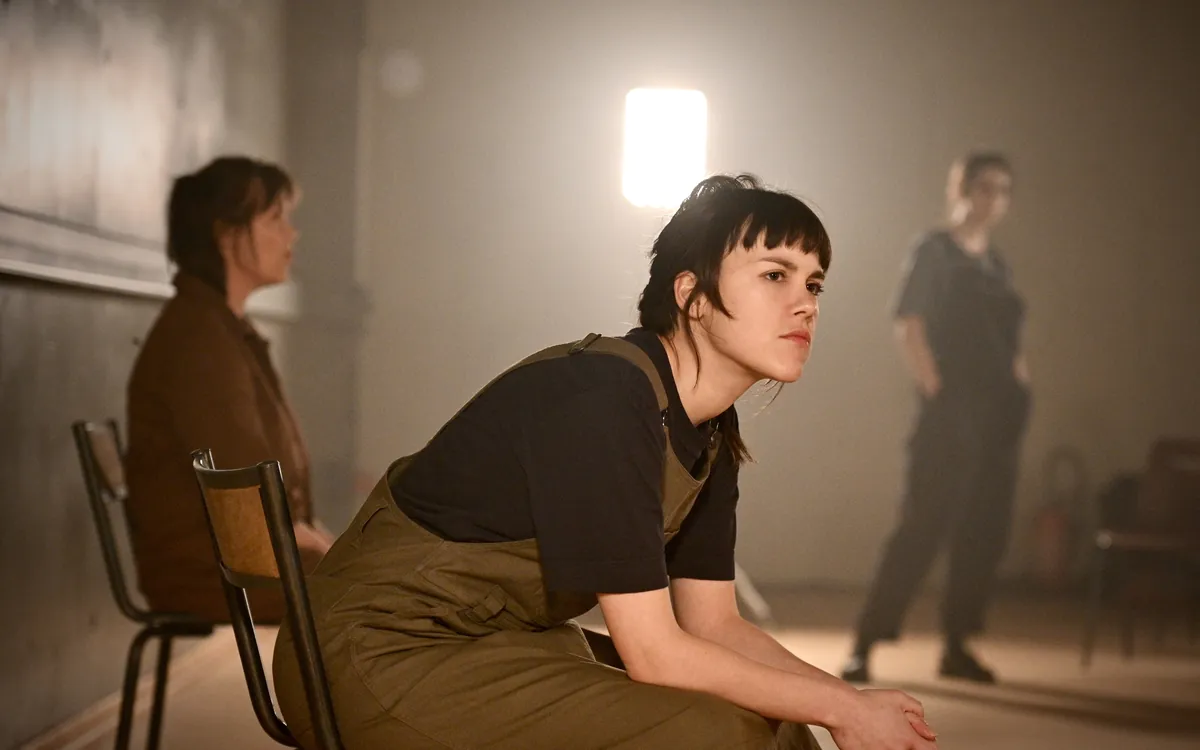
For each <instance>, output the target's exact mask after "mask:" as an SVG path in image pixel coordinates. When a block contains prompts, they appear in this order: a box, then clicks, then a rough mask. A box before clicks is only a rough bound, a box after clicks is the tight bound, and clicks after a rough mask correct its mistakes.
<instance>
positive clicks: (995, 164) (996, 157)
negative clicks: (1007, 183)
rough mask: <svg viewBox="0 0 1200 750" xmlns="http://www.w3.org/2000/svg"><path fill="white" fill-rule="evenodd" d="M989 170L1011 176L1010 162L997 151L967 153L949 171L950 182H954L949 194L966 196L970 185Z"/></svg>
mask: <svg viewBox="0 0 1200 750" xmlns="http://www.w3.org/2000/svg"><path fill="white" fill-rule="evenodd" d="M989 169H998V170H1000V171H1001V172H1004V173H1005V174H1007V175H1008V176H1009V177H1012V175H1013V167H1012V162H1011V161H1009V158H1008V157H1007V156H1006V155H1004V154H1002V153H1000V152H999V151H970V152H968V153H967V154H966V155H964V156H963V157H962V158H960V159H959V160H958V161H957V162H955V163H954V166H953V167H952V168H951V170H950V174H951V180H952V181H953V182H955V184H954V185H952V186H951V192H952V193H954V194H955V195H957V196H958V197H962V196H964V195H966V194H967V191H968V190H970V189H971V184H972V183H974V182H975V180H977V179H979V176H980V175H981V174H983V173H984V172H986V171H987V170H989Z"/></svg>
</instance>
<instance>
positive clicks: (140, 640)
mask: <svg viewBox="0 0 1200 750" xmlns="http://www.w3.org/2000/svg"><path fill="white" fill-rule="evenodd" d="M152 634H153V633H152V632H151V630H150V628H143V629H141V630H139V631H138V634H137V635H135V636H134V637H133V641H132V642H130V644H129V655H128V656H127V657H126V659H125V683H124V684H123V685H122V686H121V719H120V722H119V723H118V724H117V741H116V743H115V744H114V745H113V747H114V748H115V750H129V737H130V735H131V734H132V733H133V704H134V701H135V700H137V683H138V673H139V672H141V668H142V648H143V647H144V646H145V645H146V641H147V639H149V638H150V636H151V635H152Z"/></svg>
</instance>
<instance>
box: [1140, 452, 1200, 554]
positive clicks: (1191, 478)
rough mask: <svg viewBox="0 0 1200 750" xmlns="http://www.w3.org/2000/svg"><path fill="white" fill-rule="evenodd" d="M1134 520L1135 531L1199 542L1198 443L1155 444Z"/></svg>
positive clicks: (1199, 484)
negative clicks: (1158, 533)
mask: <svg viewBox="0 0 1200 750" xmlns="http://www.w3.org/2000/svg"><path fill="white" fill-rule="evenodd" d="M1134 516H1135V518H1134V523H1135V525H1136V527H1137V530H1138V531H1149V532H1161V533H1164V534H1169V535H1171V536H1175V537H1184V538H1188V539H1195V540H1197V541H1200V439H1197V438H1193V439H1186V438H1164V439H1160V440H1157V441H1155V443H1154V445H1153V446H1152V447H1151V449H1150V455H1149V457H1148V458H1147V461H1146V470H1145V472H1144V474H1143V476H1142V481H1141V484H1140V488H1139V492H1138V498H1137V503H1136V510H1135V513H1134Z"/></svg>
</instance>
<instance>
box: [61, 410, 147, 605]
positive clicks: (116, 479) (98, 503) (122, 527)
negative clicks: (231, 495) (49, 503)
mask: <svg viewBox="0 0 1200 750" xmlns="http://www.w3.org/2000/svg"><path fill="white" fill-rule="evenodd" d="M71 432H72V433H74V435H75V448H76V449H77V450H78V452H79V463H80V465H81V467H82V469H83V483H84V485H85V486H86V487H87V495H88V503H89V505H91V508H92V518H93V520H94V521H95V523H96V533H97V534H98V535H99V537H100V550H101V552H102V553H103V555H104V567H105V569H106V570H107V572H108V582H109V585H110V586H111V587H112V592H113V598H114V599H115V600H116V602H117V606H118V607H119V608H120V609H121V612H122V613H124V614H125V616H126V617H128V618H130V619H131V620H134V621H137V622H145V621H146V620H147V618H148V617H149V614H150V613H149V612H148V611H147V610H145V609H143V608H142V607H139V606H138V605H137V604H135V603H134V601H133V597H132V596H131V595H130V594H131V592H130V585H129V580H130V579H129V570H128V569H127V566H126V565H125V564H124V563H123V562H122V555H121V544H120V540H125V541H126V542H127V541H128V540H129V536H130V535H129V527H128V520H127V519H126V516H125V500H126V498H127V497H128V495H129V493H128V490H127V489H126V486H125V468H124V451H123V450H122V448H121V437H120V434H119V433H118V431H117V423H116V421H115V420H111V419H110V420H108V421H106V422H86V421H79V422H75V423H74V424H73V425H71Z"/></svg>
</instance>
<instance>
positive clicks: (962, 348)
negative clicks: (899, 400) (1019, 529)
mask: <svg viewBox="0 0 1200 750" xmlns="http://www.w3.org/2000/svg"><path fill="white" fill-rule="evenodd" d="M1012 182H1013V170H1012V166H1011V164H1010V163H1009V161H1008V159H1007V158H1006V157H1005V156H1003V155H1002V154H998V153H990V152H980V153H971V154H968V155H967V156H966V157H964V158H963V159H961V160H960V161H959V162H957V163H956V164H955V165H954V166H953V168H952V169H951V171H950V179H949V184H948V187H947V198H948V199H949V203H950V222H949V226H948V227H947V228H945V229H942V230H938V231H934V232H931V233H930V234H928V235H927V236H925V237H924V238H923V239H922V240H921V241H920V242H919V243H918V244H917V246H916V248H915V249H914V250H913V252H912V256H911V258H910V260H909V263H908V272H907V275H906V277H905V279H904V282H903V284H902V286H901V290H900V295H899V299H898V303H897V306H896V310H895V317H896V333H897V337H898V339H899V341H900V345H901V348H902V349H903V352H904V355H905V360H906V362H907V364H908V366H909V369H910V370H911V372H912V376H913V379H914V380H915V381H916V386H917V391H918V392H919V397H920V401H921V403H920V410H919V412H918V414H917V420H916V425H915V427H914V429H913V432H912V435H911V437H910V439H909V445H908V470H907V477H906V486H905V490H904V497H903V508H902V515H901V518H900V522H899V525H898V526H897V528H896V530H895V532H894V533H893V534H892V537H891V539H890V540H889V541H888V543H887V546H886V548H885V550H884V553H883V557H882V559H881V561H880V563H879V569H878V571H877V573H876V575H875V580H874V584H873V586H872V588H871V591H870V594H869V595H868V598H867V603H866V606H865V608H864V609H863V612H862V614H861V616H860V619H859V622H858V631H857V638H856V641H855V646H854V652H853V654H852V655H851V658H850V660H849V661H848V662H847V664H846V666H845V668H844V670H843V672H842V677H843V678H844V679H846V680H849V681H853V682H868V681H869V680H870V669H869V656H870V652H871V647H872V646H873V645H874V644H875V643H877V642H879V641H884V640H894V639H895V638H897V637H898V636H899V634H900V626H901V623H902V621H903V619H904V615H905V612H906V611H907V609H908V606H909V604H910V602H911V601H912V598H913V595H914V594H915V592H916V590H917V587H918V586H919V585H920V583H921V581H922V580H923V579H924V577H925V575H926V574H927V573H928V571H929V568H930V566H931V564H932V563H933V560H934V558H935V556H936V555H937V553H938V551H939V550H940V549H941V548H942V547H944V546H948V547H949V554H950V565H949V578H948V581H947V586H946V590H945V594H944V601H943V605H942V629H943V631H944V635H945V648H944V651H943V654H942V660H941V668H940V672H941V674H942V675H943V676H946V677H957V678H963V679H967V680H973V681H976V682H994V681H995V675H994V674H993V673H992V671H991V670H989V669H988V668H987V667H985V666H983V665H982V664H980V662H979V660H978V659H976V657H975V656H974V655H973V654H972V653H971V651H970V650H969V649H968V647H967V643H966V641H967V638H968V637H969V636H971V635H973V634H975V633H978V632H980V631H981V630H982V628H983V623H984V610H985V608H986V606H987V603H988V600H989V599H990V597H991V591H992V588H993V584H994V581H995V577H996V569H997V567H998V565H999V563H1000V559H1001V558H1002V556H1003V554H1004V549H1005V547H1006V545H1007V543H1008V536H1009V529H1010V526H1011V523H1012V512H1013V507H1012V506H1013V495H1014V491H1015V486H1016V479H1017V459H1018V454H1019V450H1020V443H1021V437H1022V435H1023V434H1024V431H1025V424H1026V421H1027V418H1028V413H1029V371H1028V368H1027V367H1026V364H1025V358H1024V356H1023V354H1022V351H1021V327H1022V321H1023V318H1024V307H1025V306H1024V302H1023V301H1022V298H1021V295H1020V294H1019V293H1018V292H1017V290H1016V288H1015V287H1014V286H1013V279H1012V274H1011V272H1010V271H1009V267H1008V265H1007V264H1006V263H1005V261H1004V258H1003V257H1002V256H1001V254H1000V252H999V250H997V249H996V246H995V245H994V243H993V242H992V232H993V230H994V229H995V228H996V226H997V225H998V224H999V223H1000V222H1001V220H1003V219H1004V217H1005V215H1006V214H1007V213H1008V208H1009V201H1010V197H1011V192H1012Z"/></svg>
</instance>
